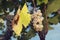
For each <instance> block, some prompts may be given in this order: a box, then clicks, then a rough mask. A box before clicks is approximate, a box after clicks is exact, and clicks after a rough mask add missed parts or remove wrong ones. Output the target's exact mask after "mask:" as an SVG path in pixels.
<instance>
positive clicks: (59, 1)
mask: <svg viewBox="0 0 60 40" xmlns="http://www.w3.org/2000/svg"><path fill="white" fill-rule="evenodd" d="M59 8H60V0H54V1H53V2H52V3H51V4H49V5H48V8H47V13H48V14H50V13H52V12H55V11H57V10H58V9H59Z"/></svg>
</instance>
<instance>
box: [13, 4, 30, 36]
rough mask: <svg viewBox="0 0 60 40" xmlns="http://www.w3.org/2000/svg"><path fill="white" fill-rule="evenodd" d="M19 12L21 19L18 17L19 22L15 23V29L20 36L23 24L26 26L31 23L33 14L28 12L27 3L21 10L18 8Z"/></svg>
mask: <svg viewBox="0 0 60 40" xmlns="http://www.w3.org/2000/svg"><path fill="white" fill-rule="evenodd" d="M17 13H18V15H19V19H18V23H17V24H15V25H14V27H13V30H14V32H15V33H16V35H17V36H19V35H20V33H21V31H22V28H23V27H22V25H23V26H24V27H25V28H26V27H27V26H28V24H29V23H30V20H31V15H30V14H29V13H28V8H27V5H26V3H25V4H24V6H23V8H22V10H21V12H20V10H19V9H18V11H17Z"/></svg>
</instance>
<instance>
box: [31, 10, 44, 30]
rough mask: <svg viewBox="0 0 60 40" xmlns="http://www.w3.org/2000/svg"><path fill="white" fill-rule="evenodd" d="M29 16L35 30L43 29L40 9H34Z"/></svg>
mask: <svg viewBox="0 0 60 40" xmlns="http://www.w3.org/2000/svg"><path fill="white" fill-rule="evenodd" d="M31 18H32V23H33V28H34V29H35V30H36V31H42V30H43V24H42V21H43V20H44V17H43V16H42V13H41V10H37V11H34V12H33V14H32V16H31Z"/></svg>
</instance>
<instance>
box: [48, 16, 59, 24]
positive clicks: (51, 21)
mask: <svg viewBox="0 0 60 40" xmlns="http://www.w3.org/2000/svg"><path fill="white" fill-rule="evenodd" d="M48 21H49V22H50V23H53V24H57V23H58V22H59V20H58V15H57V16H55V17H53V18H49V19H48Z"/></svg>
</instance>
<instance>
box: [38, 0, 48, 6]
mask: <svg viewBox="0 0 60 40" xmlns="http://www.w3.org/2000/svg"><path fill="white" fill-rule="evenodd" d="M42 3H45V4H47V3H48V0H37V5H40V4H42Z"/></svg>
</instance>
